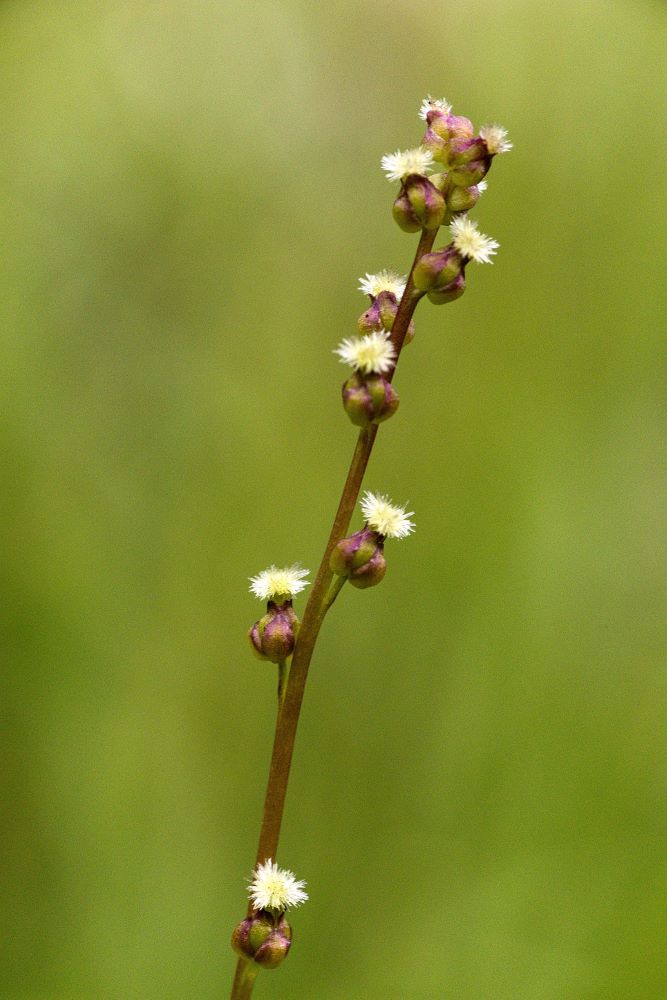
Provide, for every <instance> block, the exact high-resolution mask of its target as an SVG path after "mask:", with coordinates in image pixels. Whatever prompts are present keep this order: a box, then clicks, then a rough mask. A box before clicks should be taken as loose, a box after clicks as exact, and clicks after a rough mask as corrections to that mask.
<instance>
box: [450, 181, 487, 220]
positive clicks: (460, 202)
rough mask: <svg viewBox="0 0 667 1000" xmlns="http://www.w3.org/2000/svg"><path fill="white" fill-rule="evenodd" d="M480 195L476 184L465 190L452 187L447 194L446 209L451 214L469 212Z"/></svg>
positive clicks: (464, 188)
mask: <svg viewBox="0 0 667 1000" xmlns="http://www.w3.org/2000/svg"><path fill="white" fill-rule="evenodd" d="M481 193H482V192H481V191H480V189H479V188H478V186H477V185H476V184H473V185H472V186H471V187H467V188H466V187H457V186H456V185H452V187H450V188H449V190H448V192H447V208H448V209H449V211H450V212H451V213H452V214H455V213H459V212H469V211H470V209H471V208H474V207H475V205H476V204H477V202H478V201H479V198H480V195H481Z"/></svg>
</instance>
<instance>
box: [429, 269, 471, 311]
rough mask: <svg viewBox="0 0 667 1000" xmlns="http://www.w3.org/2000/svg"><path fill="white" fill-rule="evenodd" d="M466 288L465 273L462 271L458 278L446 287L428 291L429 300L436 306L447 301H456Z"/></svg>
mask: <svg viewBox="0 0 667 1000" xmlns="http://www.w3.org/2000/svg"><path fill="white" fill-rule="evenodd" d="M465 290H466V278H465V273H464V272H463V271H462V272H461V274H459V276H458V277H457V278H454V280H453V281H452V282H451V283H450V284H449V285H445V287H444V288H434V289H432V290H431V291H430V292H429V293H428V298H429V301H430V302H432V303H433V304H434V305H436V306H441V305H445V303H447V302H454V300H455V299H460V298H461V296H462V295H463V293H464V292H465Z"/></svg>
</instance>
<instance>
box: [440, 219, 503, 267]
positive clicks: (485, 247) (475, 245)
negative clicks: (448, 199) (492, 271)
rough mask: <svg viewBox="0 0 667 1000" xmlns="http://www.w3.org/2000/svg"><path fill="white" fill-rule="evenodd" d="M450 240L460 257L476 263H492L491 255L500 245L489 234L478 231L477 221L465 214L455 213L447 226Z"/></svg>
mask: <svg viewBox="0 0 667 1000" xmlns="http://www.w3.org/2000/svg"><path fill="white" fill-rule="evenodd" d="M449 231H450V232H451V234H452V242H453V244H454V246H455V247H456V249H457V250H458V252H459V253H460V254H461V256H462V257H467V258H468V259H469V260H475V261H477V263H478V264H492V263H493V261H492V260H491V257H492V256H493V255H494V254H495V252H496V250H497V249H498V247H499V246H500V243H498V242H497V241H496V240H492V239H491V237H490V236H485V235H484V233H480V231H479V228H478V226H477V223H476V222H475V221H474V220H473V219H469V218H468V216H467V215H457V217H456V218H455V219H453V220H452V223H451V225H450V227H449Z"/></svg>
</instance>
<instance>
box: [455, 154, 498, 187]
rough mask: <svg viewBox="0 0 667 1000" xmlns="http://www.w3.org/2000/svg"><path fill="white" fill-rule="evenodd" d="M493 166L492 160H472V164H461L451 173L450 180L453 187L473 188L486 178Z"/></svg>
mask: <svg viewBox="0 0 667 1000" xmlns="http://www.w3.org/2000/svg"><path fill="white" fill-rule="evenodd" d="M490 166H491V158H490V157H488V156H487V157H486V158H485V159H483V160H471V161H470V163H460V164H458V165H457V166H455V167H452V169H451V170H450V172H449V179H450V181H451V183H452V184H453V185H456V186H458V187H465V188H468V187H472V186H473V185H475V184H479V182H480V181H481V180H483V179H484V177H486V175H487V173H488V172H489V167H490Z"/></svg>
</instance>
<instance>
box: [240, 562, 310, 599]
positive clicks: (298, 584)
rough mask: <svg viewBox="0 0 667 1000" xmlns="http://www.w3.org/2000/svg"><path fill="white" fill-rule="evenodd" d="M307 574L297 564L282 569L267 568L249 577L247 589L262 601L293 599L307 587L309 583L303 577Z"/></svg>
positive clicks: (275, 567) (308, 571) (306, 570)
mask: <svg viewBox="0 0 667 1000" xmlns="http://www.w3.org/2000/svg"><path fill="white" fill-rule="evenodd" d="M309 573H310V570H309V569H303V568H302V567H301V566H299V564H298V563H295V564H294V565H293V566H285V567H283V568H282V569H279V568H278V567H277V566H269V568H268V569H265V570H262V572H261V573H258V574H257V576H251V577H250V588H249V589H250V591H251V592H252V593H253V594H254V595H255V597H259V599H260V600H262V601H270V600H271V599H272V598H273V597H294V595H295V594H300V593H301V591H302V590H304V589H305V588H306V587H307V586H308V583H309V581H308V580H304V577H306V576H308V574H309Z"/></svg>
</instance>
